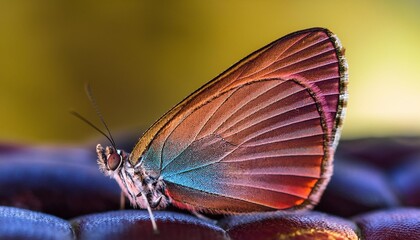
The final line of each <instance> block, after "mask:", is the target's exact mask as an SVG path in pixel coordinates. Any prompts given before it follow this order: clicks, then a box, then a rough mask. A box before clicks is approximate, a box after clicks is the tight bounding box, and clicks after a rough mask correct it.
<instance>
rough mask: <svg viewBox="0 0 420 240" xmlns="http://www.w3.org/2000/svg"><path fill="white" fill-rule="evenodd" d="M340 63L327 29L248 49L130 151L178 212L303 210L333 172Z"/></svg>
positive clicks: (342, 89)
mask: <svg viewBox="0 0 420 240" xmlns="http://www.w3.org/2000/svg"><path fill="white" fill-rule="evenodd" d="M346 69H347V67H346V63H345V60H344V58H343V56H342V48H341V46H340V44H339V42H338V40H337V38H335V37H334V36H333V35H332V34H331V33H330V32H329V31H328V30H325V29H320V28H316V29H308V30H304V31H300V32H296V33H292V34H290V35H287V36H285V37H283V38H281V39H279V40H277V41H275V42H273V43H271V44H269V45H267V46H266V47H264V48H262V49H260V50H258V51H256V52H254V53H253V54H251V55H250V56H248V57H247V58H245V59H244V60H242V61H240V62H239V63H237V64H236V65H234V66H233V67H231V68H230V69H229V70H227V71H226V72H224V73H222V74H221V75H220V76H218V77H217V78H215V79H214V80H212V81H210V82H209V83H208V84H206V85H205V86H203V87H202V88H201V89H199V90H198V91H196V92H195V93H193V94H192V95H190V96H189V97H188V98H186V99H185V100H184V101H182V102H181V103H180V104H178V105H177V106H175V107H174V108H173V109H172V110H171V111H169V112H168V113H167V114H165V115H164V116H163V117H162V118H161V119H160V120H159V121H158V122H156V123H155V124H154V125H153V126H152V127H151V128H150V129H149V130H148V131H147V132H146V133H145V135H144V136H143V137H142V138H141V139H140V141H139V143H138V144H137V145H136V147H135V148H134V149H133V152H132V154H131V161H132V163H133V164H136V163H137V162H138V161H139V159H142V163H143V165H144V167H145V168H146V170H148V171H149V172H151V173H152V174H153V173H154V174H156V176H161V177H162V178H163V179H164V181H165V183H166V184H167V194H168V195H169V196H170V197H171V198H172V200H173V202H174V203H175V204H177V205H179V206H181V207H191V208H196V209H202V210H207V211H213V212H250V211H261V210H270V209H289V208H297V207H303V206H306V205H311V204H312V203H313V202H316V201H317V199H318V197H319V194H320V193H321V192H322V190H323V188H324V187H325V184H326V182H327V180H328V179H329V174H330V170H331V161H332V155H333V151H334V148H335V145H336V142H337V140H338V134H339V128H340V125H341V120H342V117H343V115H344V107H345V102H346V96H347V95H346V80H347V74H346Z"/></svg>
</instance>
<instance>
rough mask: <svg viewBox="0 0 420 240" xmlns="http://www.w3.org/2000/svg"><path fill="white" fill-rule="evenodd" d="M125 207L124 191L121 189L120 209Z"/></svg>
mask: <svg viewBox="0 0 420 240" xmlns="http://www.w3.org/2000/svg"><path fill="white" fill-rule="evenodd" d="M124 209H125V195H124V192H123V191H121V193H120V210H124Z"/></svg>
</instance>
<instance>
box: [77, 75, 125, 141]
mask: <svg viewBox="0 0 420 240" xmlns="http://www.w3.org/2000/svg"><path fill="white" fill-rule="evenodd" d="M85 91H86V95H87V96H88V98H89V101H90V103H91V104H92V107H93V109H95V112H96V114H97V115H98V117H99V119H100V120H101V122H102V124H103V125H104V126H105V129H106V131H107V132H108V135H109V137H108V136H107V135H106V134H104V133H103V132H102V131H100V133H102V134H103V135H105V136H106V138H108V140H109V141H110V142H111V144H112V146H113V147H114V148H115V149H117V146H116V144H115V141H114V138H113V137H112V134H111V131H109V128H108V125H107V124H106V122H105V120H104V118H103V117H102V114H101V112H100V111H99V108H98V105H97V104H96V101H95V98H94V97H93V94H92V90H91V88H90V85H89V83H86V85H85ZM82 120H84V121H85V122H87V123H88V124H89V125H91V126H92V124H91V123H89V121H86V120H85V119H82ZM95 129H96V130H98V128H96V127H95Z"/></svg>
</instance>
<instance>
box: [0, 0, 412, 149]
mask: <svg viewBox="0 0 420 240" xmlns="http://www.w3.org/2000/svg"><path fill="white" fill-rule="evenodd" d="M419 7H420V4H419V3H418V2H417V1H411V0H404V1H398V2H395V1H369V2H366V1H352V2H337V1H323V2H300V1H297V2H290V1H264V2H249V1H245V2H244V1H229V2H209V3H202V2H196V1H181V2H179V1H177V2H165V3H164V2H154V1H151V2H149V1H124V2H111V1H106V2H103V1H95V0H90V1H72V2H64V1H48V0H35V1H22V0H17V1H3V2H2V3H0V52H1V54H0V81H1V87H2V90H3V91H2V94H0V103H1V112H2V117H1V118H0V119H1V120H0V140H1V141H3V142H19V143H20V142H24V143H79V142H80V141H82V140H84V139H89V138H92V137H95V136H97V133H96V132H95V131H94V130H92V129H91V128H89V127H88V126H87V125H85V124H83V123H81V122H80V121H78V120H77V119H75V118H73V117H72V116H71V115H69V114H68V111H69V110H70V109H74V110H76V111H78V112H80V113H81V114H82V115H84V116H86V117H87V118H88V119H91V120H92V121H94V122H99V121H97V120H98V118H97V116H95V113H94V111H93V110H92V108H91V107H90V103H89V102H88V100H87V97H86V96H85V93H84V90H83V88H84V84H85V83H90V85H91V87H92V89H93V92H94V95H95V97H96V99H97V102H98V105H99V106H100V109H101V111H102V112H103V115H104V117H105V118H106V121H107V122H108V123H109V125H110V127H111V129H112V130H114V131H119V130H124V129H135V128H139V129H140V128H142V129H144V128H146V127H147V126H150V125H151V124H152V123H153V122H154V121H155V120H156V119H157V118H159V117H160V116H161V115H162V114H164V113H165V112H166V111H167V110H169V109H170V107H172V106H173V105H175V104H176V103H178V102H179V101H180V100H182V99H183V98H184V97H186V96H187V95H188V94H190V93H191V92H193V91H194V90H195V89H197V88H198V87H200V86H201V85H203V84H204V83H205V82H207V81H209V80H210V79H212V78H213V77H215V76H216V75H218V74H219V73H221V72H222V71H224V70H225V69H227V68H228V67H229V66H231V65H232V64H234V63H235V62H237V61H238V60H240V59H241V58H243V57H244V56H246V55H247V54H249V53H251V52H252V51H254V50H256V49H258V48H260V47H262V46H264V45H265V44H267V43H269V42H271V41H273V40H275V39H277V38H279V37H281V36H284V35H286V34H287V33H290V32H293V31H297V30H300V29H305V28H309V27H314V26H319V27H326V28H329V29H330V30H331V31H333V32H334V33H336V34H337V35H338V36H339V38H340V39H341V41H342V43H343V45H344V46H345V47H346V56H347V59H348V62H349V66H350V73H349V74H350V85H349V94H350V99H349V107H348V112H347V113H348V114H347V118H346V121H345V126H344V133H343V135H344V138H355V137H361V136H382V135H395V134H397V135H403V134H410V135H416V134H419V133H420V124H418V123H419V122H420V111H418V110H416V109H418V108H416V107H415V106H418V105H419V104H420V94H419V93H420V72H419V71H418V69H419V67H420V65H419V64H420V60H419V56H420V47H419V45H418V42H420V28H419V27H418V26H419V24H420V17H419V15H418V10H419ZM140 132H141V131H140V130H139V133H138V134H139V136H140Z"/></svg>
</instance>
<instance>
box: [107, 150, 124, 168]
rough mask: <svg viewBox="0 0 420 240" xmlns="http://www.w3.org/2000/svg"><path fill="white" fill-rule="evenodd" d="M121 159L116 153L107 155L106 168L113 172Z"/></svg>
mask: <svg viewBox="0 0 420 240" xmlns="http://www.w3.org/2000/svg"><path fill="white" fill-rule="evenodd" d="M121 161H122V157H121V155H119V154H118V153H113V154H111V155H109V157H108V159H107V167H108V169H109V170H112V171H115V170H116V169H117V168H118V167H119V166H120V164H121Z"/></svg>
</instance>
